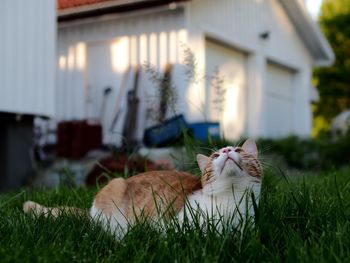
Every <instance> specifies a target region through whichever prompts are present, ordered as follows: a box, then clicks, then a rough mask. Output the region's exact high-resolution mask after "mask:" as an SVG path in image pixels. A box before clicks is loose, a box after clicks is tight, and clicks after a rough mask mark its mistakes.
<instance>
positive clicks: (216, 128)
mask: <svg viewBox="0 0 350 263" xmlns="http://www.w3.org/2000/svg"><path fill="white" fill-rule="evenodd" d="M189 128H190V130H191V131H192V134H193V136H194V138H195V139H196V140H200V141H206V140H208V138H211V139H215V140H219V139H220V123H219V122H195V123H191V124H190V125H189Z"/></svg>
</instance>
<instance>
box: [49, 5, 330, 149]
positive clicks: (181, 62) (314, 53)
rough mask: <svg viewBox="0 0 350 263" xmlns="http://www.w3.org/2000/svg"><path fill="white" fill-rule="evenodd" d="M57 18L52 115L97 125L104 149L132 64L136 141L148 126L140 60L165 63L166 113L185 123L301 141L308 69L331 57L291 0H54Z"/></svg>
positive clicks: (307, 117)
mask: <svg viewBox="0 0 350 263" xmlns="http://www.w3.org/2000/svg"><path fill="white" fill-rule="evenodd" d="M58 21H59V27H58V36H57V53H58V60H57V61H58V73H57V87H56V103H55V105H56V111H55V112H56V119H57V120H58V121H59V120H72V119H90V120H92V119H95V120H96V119H97V120H98V121H100V122H101V123H102V125H103V128H104V142H106V143H120V141H121V133H122V126H123V124H122V123H123V121H122V118H119V119H118V121H117V123H116V124H115V125H112V123H113V119H115V115H116V113H117V112H119V113H121V115H124V116H125V112H126V109H125V107H126V104H125V103H126V94H127V93H126V91H127V90H128V89H132V88H133V87H135V85H134V84H133V83H132V82H133V78H132V77H130V76H134V75H135V68H137V66H141V68H140V74H139V77H138V80H139V85H138V91H137V92H138V98H139V99H140V102H139V105H138V106H139V107H138V122H137V126H136V129H137V138H139V139H141V138H142V134H143V131H144V129H145V128H147V127H149V126H150V125H152V124H154V122H153V121H152V118H151V114H150V113H151V111H152V108H153V107H154V101H153V100H152V98H153V97H154V92H155V88H154V83H153V82H154V81H153V82H152V81H149V78H148V77H149V76H147V73H145V69H144V66H142V65H144V64H145V62H147V63H150V64H152V65H154V67H155V69H157V70H159V71H160V72H163V71H164V69H165V67H166V65H169V64H171V65H172V70H171V77H172V79H173V83H174V86H176V91H177V95H178V98H179V99H178V102H177V104H176V106H175V112H177V113H183V114H184V115H185V117H186V119H187V121H189V122H193V121H203V120H207V121H219V122H220V124H221V131H222V133H223V134H224V136H225V137H226V138H228V139H237V138H239V137H240V136H254V137H260V136H263V137H281V136H287V135H289V134H297V135H300V136H309V134H310V130H311V109H310V100H311V83H310V82H311V73H312V68H313V67H314V66H323V65H329V64H331V63H332V61H333V59H334V55H333V52H332V50H331V48H330V46H329V44H328V42H327V41H326V39H325V37H324V36H323V35H322V33H321V32H320V29H319V27H318V26H317V24H316V23H315V22H314V21H312V19H311V18H310V16H309V14H308V13H307V11H306V9H305V6H304V4H303V2H302V1H297V0H177V1H175V0H110V1H108V0H71V1H65V0H58ZM187 48H188V49H189V50H191V51H192V52H193V54H194V57H195V63H194V64H195V74H194V76H193V74H192V77H193V78H194V80H193V78H192V80H190V81H189V80H188V79H186V77H188V69H189V68H188V67H187V66H188V63H189V58H191V57H189V56H188V53H187V60H186V55H185V54H186V50H187V51H188V49H187ZM192 73H193V72H192ZM213 76H217V77H219V78H217V79H216V80H218V79H219V80H222V87H224V90H225V93H222V95H221V96H223V94H224V98H223V97H221V98H217V97H218V94H217V91H215V83H213V81H215V77H213ZM107 88H110V89H111V92H110V93H109V95H108V96H107V95H106V94H107V92H105V93H104V91H106V89H107ZM152 95H153V97H152ZM219 97H220V96H219ZM218 99H219V101H220V100H221V102H222V103H223V104H222V105H220V106H221V110H220V109H217V107H216V106H217V105H215V101H217V100H218ZM216 103H217V102H216ZM102 104H103V106H102ZM219 108H220V107H219ZM112 126H113V127H112Z"/></svg>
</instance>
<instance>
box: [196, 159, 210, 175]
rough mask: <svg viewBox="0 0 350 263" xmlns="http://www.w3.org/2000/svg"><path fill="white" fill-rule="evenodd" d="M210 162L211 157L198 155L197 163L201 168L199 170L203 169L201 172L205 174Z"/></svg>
mask: <svg viewBox="0 0 350 263" xmlns="http://www.w3.org/2000/svg"><path fill="white" fill-rule="evenodd" d="M208 162H209V157H207V156H205V155H203V154H197V163H198V166H199V169H201V172H202V173H203V172H204V170H205V168H206V167H207V165H208Z"/></svg>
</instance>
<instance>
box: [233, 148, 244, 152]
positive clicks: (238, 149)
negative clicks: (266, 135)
mask: <svg viewBox="0 0 350 263" xmlns="http://www.w3.org/2000/svg"><path fill="white" fill-rule="evenodd" d="M234 151H235V152H236V153H241V152H243V150H242V149H241V148H236V149H234Z"/></svg>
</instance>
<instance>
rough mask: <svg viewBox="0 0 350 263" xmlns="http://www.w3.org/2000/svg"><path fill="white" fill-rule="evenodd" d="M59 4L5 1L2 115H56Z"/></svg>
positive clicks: (0, 12) (0, 25) (0, 51)
mask: <svg viewBox="0 0 350 263" xmlns="http://www.w3.org/2000/svg"><path fill="white" fill-rule="evenodd" d="M55 10H56V1H55V0H38V1H36V3H35V4H33V2H32V1H27V0H2V1H1V9H0V32H1V33H0V43H1V44H0V58H1V61H0V112H9V113H16V114H17V113H18V114H32V115H44V116H52V115H53V114H54V88H55V67H54V65H55V60H56V56H55V45H56V11H55Z"/></svg>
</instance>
